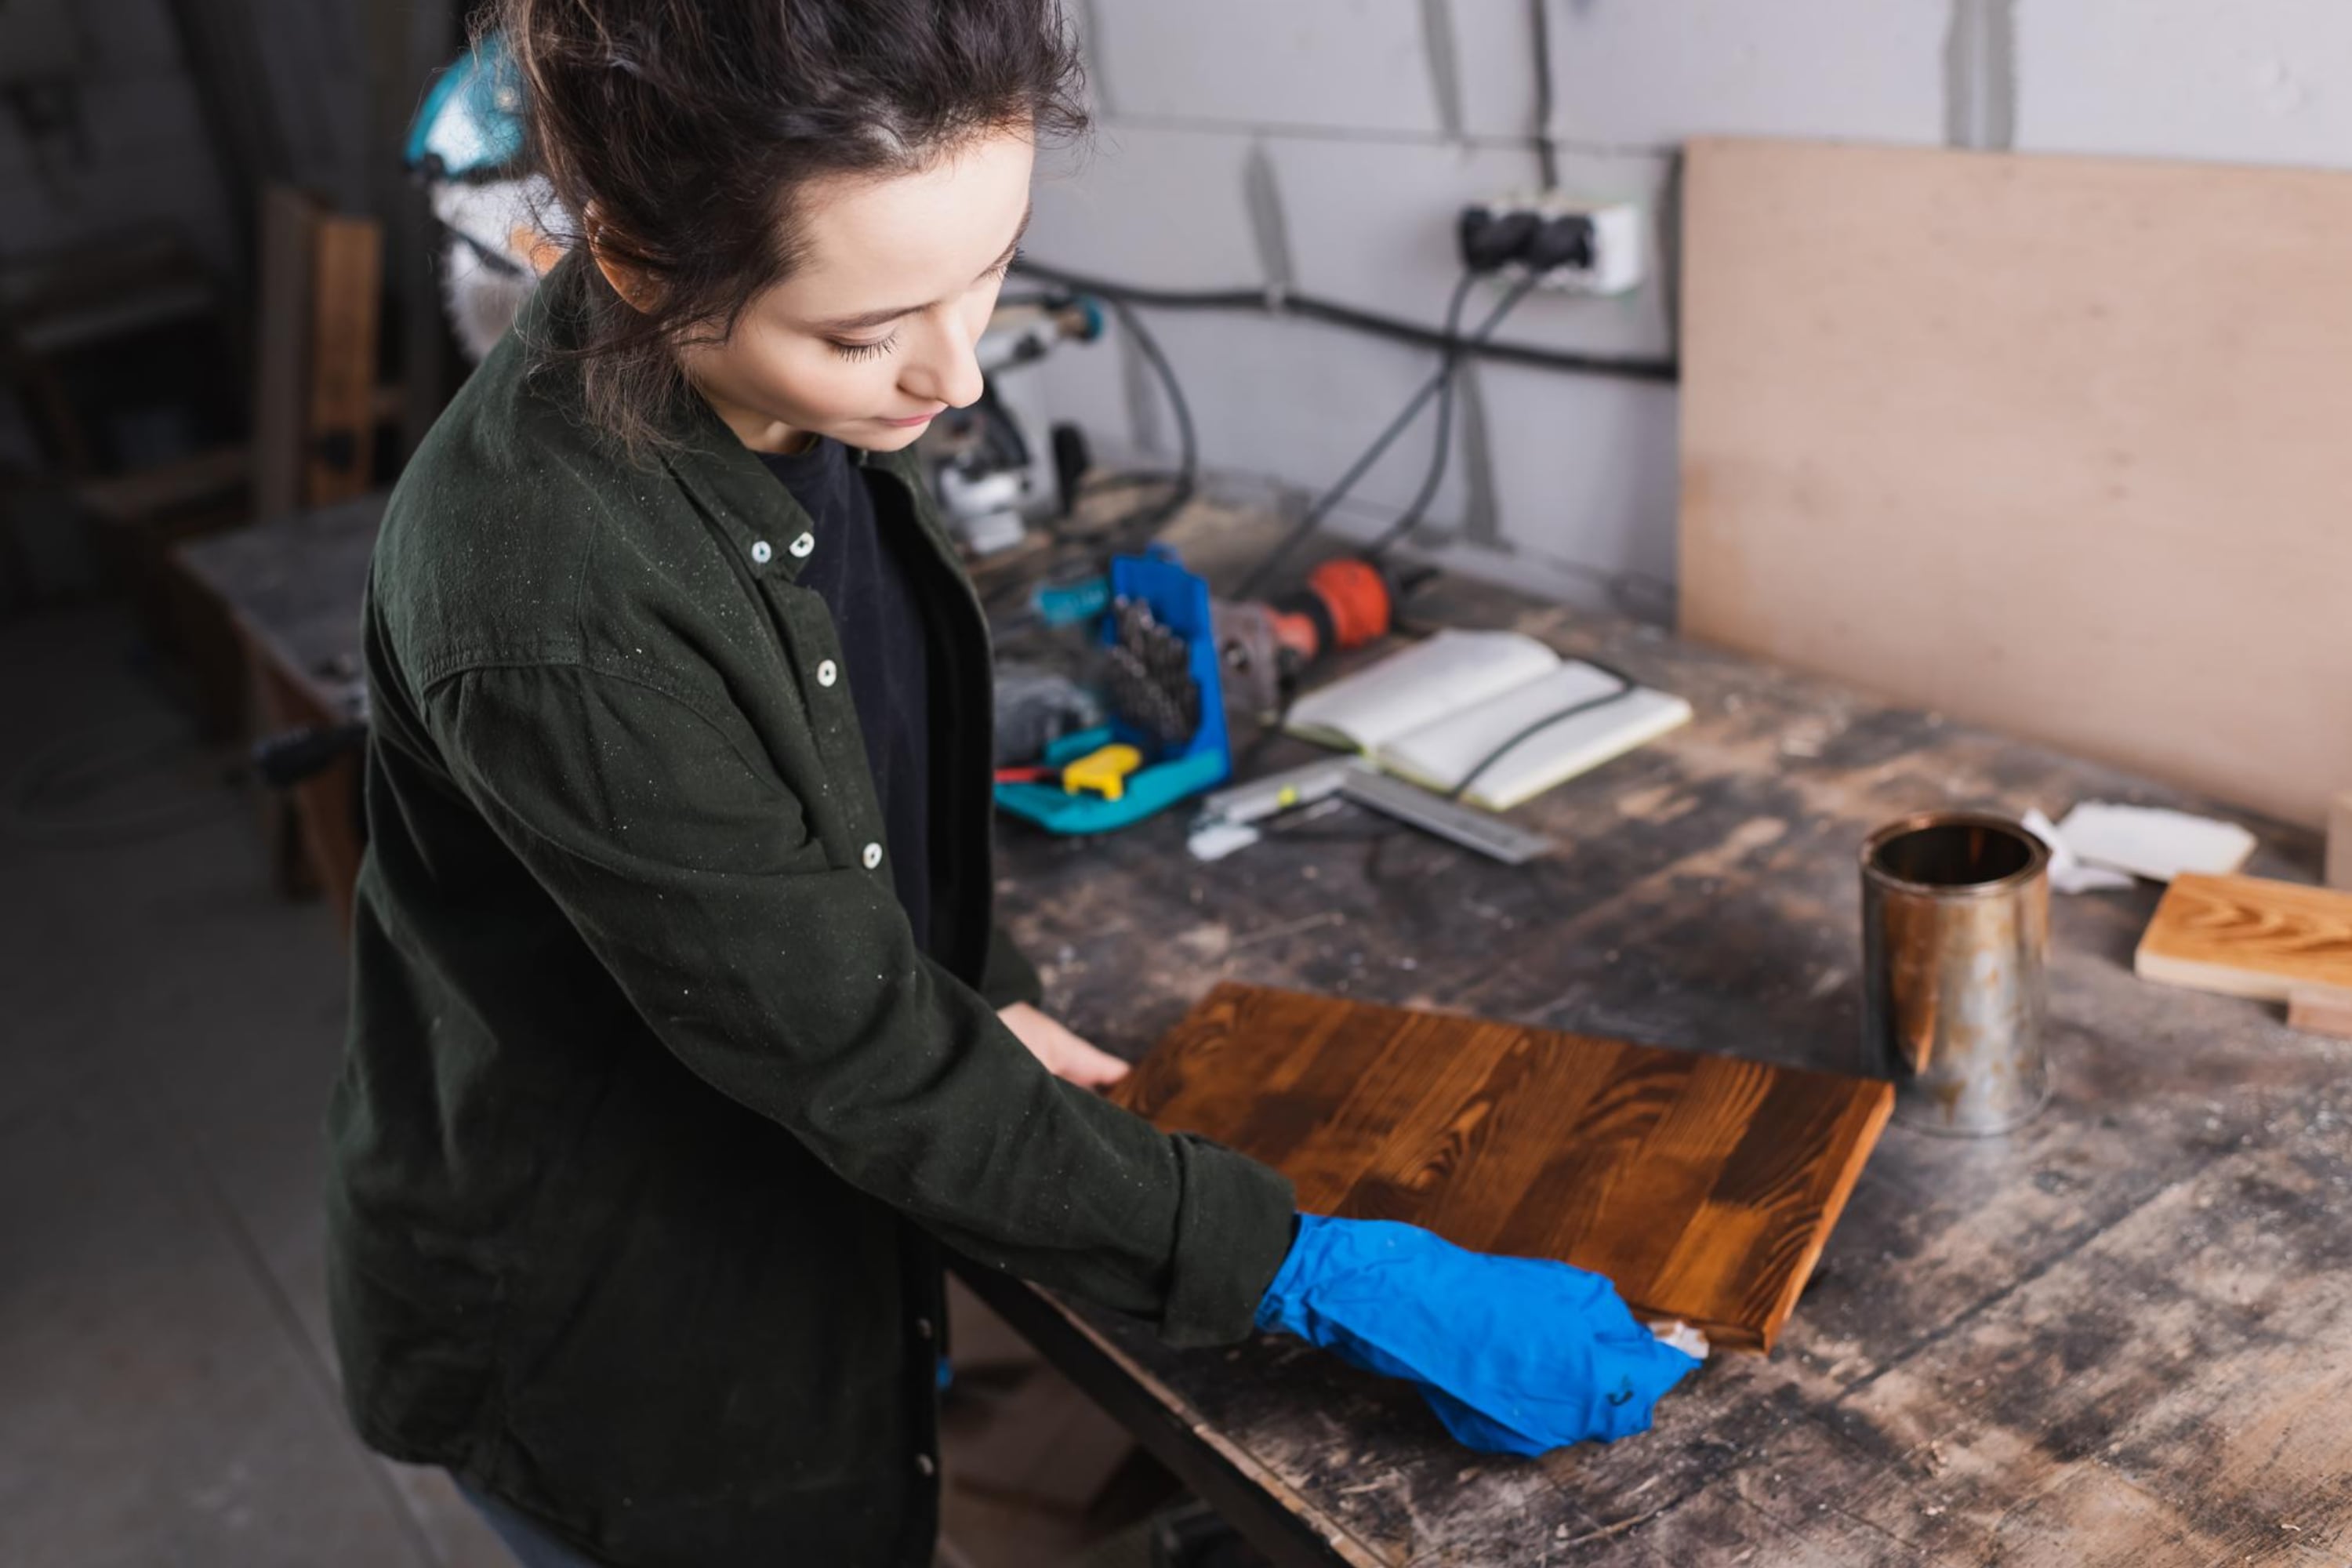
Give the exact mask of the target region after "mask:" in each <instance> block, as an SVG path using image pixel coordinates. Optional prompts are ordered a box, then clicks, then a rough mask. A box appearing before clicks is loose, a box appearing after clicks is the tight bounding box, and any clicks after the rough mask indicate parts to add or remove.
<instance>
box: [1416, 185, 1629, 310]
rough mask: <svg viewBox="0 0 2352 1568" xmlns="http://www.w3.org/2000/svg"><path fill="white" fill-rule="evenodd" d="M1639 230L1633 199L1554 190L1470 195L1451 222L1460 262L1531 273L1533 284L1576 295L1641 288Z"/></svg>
mask: <svg viewBox="0 0 2352 1568" xmlns="http://www.w3.org/2000/svg"><path fill="white" fill-rule="evenodd" d="M1644 233H1645V227H1644V225H1643V222H1642V210H1641V208H1639V207H1637V206H1635V205H1633V203H1631V202H1580V201H1576V200H1573V199H1571V198H1570V197H1568V196H1564V195H1559V194H1558V193H1557V192H1550V193H1540V194H1537V193H1528V192H1512V193H1510V194H1508V195H1502V196H1497V197H1496V198H1494V199H1492V200H1489V201H1484V202H1474V203H1472V204H1471V205H1469V206H1467V207H1465V208H1464V209H1463V211H1462V213H1461V215H1460V218H1459V222H1458V225H1457V235H1458V237H1459V241H1460V244H1461V246H1462V249H1463V261H1464V263H1465V265H1468V266H1471V267H1481V266H1484V267H1486V268H1495V269H1498V270H1499V271H1501V272H1502V273H1503V274H1504V275H1506V276H1507V277H1511V278H1525V277H1527V276H1528V274H1529V273H1530V272H1532V273H1534V275H1535V279H1536V286H1537V287H1538V288H1539V289H1560V290H1562V291H1565V292H1569V293H1576V294H1624V293H1630V292H1631V291H1633V289H1638V288H1640V287H1641V286H1642V280H1643V278H1644V277H1645V276H1647V274H1648V271H1649V263H1648V257H1647V247H1646V246H1645V245H1644V244H1643V235H1644ZM1497 247H1499V248H1500V250H1501V252H1502V254H1501V255H1499V256H1498V255H1497ZM1498 261H1499V263H1500V265H1499V268H1496V263H1497V262H1498Z"/></svg>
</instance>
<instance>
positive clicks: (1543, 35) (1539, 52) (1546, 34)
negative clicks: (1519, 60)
mask: <svg viewBox="0 0 2352 1568" xmlns="http://www.w3.org/2000/svg"><path fill="white" fill-rule="evenodd" d="M1531 8H1532V10H1533V13H1534V18H1535V32H1536V37H1535V45H1536V128H1535V136H1534V142H1535V148H1536V165H1537V167H1538V168H1539V169H1541V170H1542V171H1543V188H1544V189H1545V190H1547V191H1556V190H1558V189H1559V151H1558V150H1557V149H1556V148H1554V147H1553V146H1552V144H1551V103H1552V87H1551V0H1531Z"/></svg>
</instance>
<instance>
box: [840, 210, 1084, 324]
mask: <svg viewBox="0 0 2352 1568" xmlns="http://www.w3.org/2000/svg"><path fill="white" fill-rule="evenodd" d="M1036 211H1037V204H1036V203H1035V202H1034V201H1032V202H1031V203H1030V204H1029V205H1028V206H1026V207H1024V209H1022V213H1021V226H1020V227H1018V228H1016V229H1014V230H1013V242H1012V243H1011V244H1010V245H1007V246H1006V247H1004V250H1003V254H1001V255H1000V256H998V257H997V258H996V259H995V260H993V261H992V262H990V263H989V264H988V265H987V266H986V267H985V268H982V270H981V274H980V276H981V277H982V278H985V277H987V276H988V275H989V274H990V273H991V272H1001V271H1003V269H1004V268H1006V267H1008V266H1010V265H1011V264H1012V261H1013V255H1014V254H1015V253H1016V252H1018V251H1019V250H1020V248H1021V240H1022V237H1023V236H1024V235H1026V234H1027V233H1028V232H1029V220H1030V218H1031V217H1033V216H1035V214H1036ZM928 309H929V307H928V306H924V305H898V306H893V307H892V308H890V309H889V310H866V311H861V312H860V313H859V314H857V315H855V316H840V317H836V318H835V319H834V320H832V321H811V322H810V323H809V327H810V329H811V330H812V331H819V332H856V331H865V330H866V328H868V327H878V326H881V325H883V324H884V323H885V322H888V321H897V320H898V318H899V317H901V316H911V315H913V314H914V313H915V312H916V311H918V310H928Z"/></svg>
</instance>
